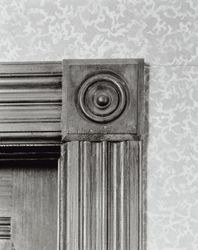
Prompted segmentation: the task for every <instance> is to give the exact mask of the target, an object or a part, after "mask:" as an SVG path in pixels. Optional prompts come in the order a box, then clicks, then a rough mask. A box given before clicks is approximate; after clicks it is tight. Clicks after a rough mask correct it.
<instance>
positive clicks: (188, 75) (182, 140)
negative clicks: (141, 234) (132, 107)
mask: <svg viewBox="0 0 198 250" xmlns="http://www.w3.org/2000/svg"><path fill="white" fill-rule="evenodd" d="M0 17H1V18H0V61H30V60H32V61H36V60H62V59H63V58H120V57H122V58H123V57H124V58H136V57H141V58H145V61H146V63H147V68H148V69H149V72H150V76H149V141H148V164H147V178H148V180H147V181H148V183H147V188H148V191H147V195H148V205H147V215H148V221H147V223H148V228H147V250H197V249H198V169H197V167H198V1H197V0H95V1H94V0H83V1H82V0H56V1H53V0H20V1H19V0H9V1H7V0H0Z"/></svg>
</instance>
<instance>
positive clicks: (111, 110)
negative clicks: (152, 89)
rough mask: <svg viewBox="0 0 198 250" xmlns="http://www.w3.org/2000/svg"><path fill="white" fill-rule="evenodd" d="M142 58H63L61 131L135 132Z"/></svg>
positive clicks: (137, 120)
mask: <svg viewBox="0 0 198 250" xmlns="http://www.w3.org/2000/svg"><path fill="white" fill-rule="evenodd" d="M143 69H144V61H143V59H111V60H105V59H101V60H100V59H98V60H64V61H63V87H62V89H63V98H62V100H63V105H62V106H63V111H62V124H63V125H62V126H63V127H62V134H63V138H65V137H67V136H68V135H74V134H75V135H83V134H89V135H92V134H137V135H138V134H139V130H140V128H139V123H140V119H141V113H142V103H143V102H142V99H143V76H144V71H143Z"/></svg>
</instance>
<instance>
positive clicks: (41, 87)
mask: <svg viewBox="0 0 198 250" xmlns="http://www.w3.org/2000/svg"><path fill="white" fill-rule="evenodd" d="M61 107H62V64H61V62H33V63H1V64H0V143H1V144H2V143H14V142H16V143H17V142H20V143H22V142H28V141H29V142H30V143H42V142H47V143H49V142H51V143H57V142H60V137H61V128H60V123H61Z"/></svg>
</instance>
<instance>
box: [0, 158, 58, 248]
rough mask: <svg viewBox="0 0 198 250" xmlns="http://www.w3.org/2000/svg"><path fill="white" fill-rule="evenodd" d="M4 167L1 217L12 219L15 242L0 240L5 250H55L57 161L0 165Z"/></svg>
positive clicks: (0, 193)
mask: <svg viewBox="0 0 198 250" xmlns="http://www.w3.org/2000/svg"><path fill="white" fill-rule="evenodd" d="M0 166H1V171H0V173H1V179H2V180H3V181H2V182H1V185H0V217H3V216H9V217H10V218H11V239H10V240H1V239H0V246H1V247H2V248H1V249H6V250H10V249H20V250H27V249H28V250H35V249H37V250H45V249H46V250H55V249H56V247H57V160H51V161H50V160H48V161H47V160H23V161H21V160H17V161H0ZM3 201H4V202H3ZM11 245H12V248H9V247H10V246H11ZM7 247H8V248H7Z"/></svg>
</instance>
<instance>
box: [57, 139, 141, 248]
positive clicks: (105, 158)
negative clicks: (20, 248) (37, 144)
mask: <svg viewBox="0 0 198 250" xmlns="http://www.w3.org/2000/svg"><path fill="white" fill-rule="evenodd" d="M62 147H63V150H62V152H63V154H64V157H63V161H62V169H63V170H64V171H65V178H63V180H62V181H63V182H64V180H65V184H64V183H62V187H65V189H66V194H65V196H66V204H65V210H64V205H62V210H64V213H63V217H62V219H63V222H62V232H63V234H64V223H65V230H66V231H65V235H66V240H65V243H62V246H63V247H62V248H60V249H61V250H93V249H94V250H137V249H138V233H139V225H138V220H139V204H138V202H139V201H138V191H139V189H138V185H139V181H138V180H139V177H138V175H139V173H138V164H139V153H138V152H139V144H138V142H137V141H122V142H88V141H81V142H67V143H65V144H64V145H63V146H62ZM63 176H64V175H63ZM62 192H64V188H63V189H62ZM60 197H61V196H60ZM60 231H61V230H60Z"/></svg>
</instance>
